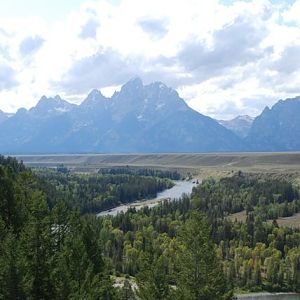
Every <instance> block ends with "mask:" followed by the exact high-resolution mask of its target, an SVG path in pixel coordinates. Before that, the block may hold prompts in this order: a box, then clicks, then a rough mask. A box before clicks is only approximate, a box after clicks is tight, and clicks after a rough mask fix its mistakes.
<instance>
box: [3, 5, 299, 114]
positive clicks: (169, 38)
mask: <svg viewBox="0 0 300 300" xmlns="http://www.w3.org/2000/svg"><path fill="white" fill-rule="evenodd" d="M299 16H300V0H295V1H293V0H286V1H283V0H282V1H280V0H272V1H271V0H243V1H234V0H209V1H207V0H93V1H85V0H64V1H62V0H26V1H23V0H10V1H0V109H1V110H3V111H5V112H15V111H17V110H18V109H19V108H21V107H25V108H27V109H28V108H30V107H32V106H34V105H36V103H37V102H38V101H39V99H40V98H41V96H43V95H46V96H54V95H56V94H59V95H60V96H61V97H62V98H63V99H66V100H68V101H70V102H73V103H80V102H81V101H82V100H83V99H84V98H85V97H86V95H87V94H88V93H89V91H90V90H92V89H94V88H97V89H99V90H101V91H102V93H103V94H105V95H106V96H110V95H111V94H112V93H113V92H114V91H115V90H118V89H119V88H120V86H121V85H122V84H124V83H126V82H127V81H128V80H130V79H131V78H133V77H136V76H138V77H140V78H141V79H142V80H143V82H144V84H149V83H151V82H153V81H161V82H164V83H165V84H167V85H168V86H170V87H172V88H174V89H176V90H177V91H178V93H179V95H180V97H182V98H183V99H184V100H185V101H186V102H187V103H188V104H189V105H190V106H191V107H192V108H193V109H195V110H197V111H199V112H201V113H203V114H206V115H209V116H211V117H214V118H217V119H230V118H233V117H235V116H237V115H244V114H248V115H250V116H256V115H258V114H259V113H260V112H261V111H262V110H263V108H264V107H265V106H267V105H268V106H272V105H273V104H274V103H275V102H277V101H278V100H279V99H285V98H290V97H295V96H297V95H300V17H299Z"/></svg>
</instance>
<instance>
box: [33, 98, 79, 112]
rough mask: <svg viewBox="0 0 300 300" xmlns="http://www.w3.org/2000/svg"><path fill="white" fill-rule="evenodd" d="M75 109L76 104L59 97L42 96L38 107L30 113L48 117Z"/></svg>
mask: <svg viewBox="0 0 300 300" xmlns="http://www.w3.org/2000/svg"><path fill="white" fill-rule="evenodd" d="M74 107H75V105H74V104H71V103H70V102H68V101H66V100H63V99H62V98H61V97H60V96H59V95H56V96H54V97H49V98H48V97H46V96H42V97H41V99H40V100H39V102H38V103H37V105H36V106H35V107H33V108H31V109H30V110H29V111H30V112H31V113H34V114H36V115H39V116H46V115H47V114H51V113H56V114H57V113H64V112H67V111H70V110H72V109H73V108H74Z"/></svg>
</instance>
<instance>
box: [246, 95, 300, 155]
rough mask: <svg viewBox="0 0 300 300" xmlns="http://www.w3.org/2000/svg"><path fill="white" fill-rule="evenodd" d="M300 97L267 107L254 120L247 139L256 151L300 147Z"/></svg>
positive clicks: (289, 149) (286, 149)
mask: <svg viewBox="0 0 300 300" xmlns="http://www.w3.org/2000/svg"><path fill="white" fill-rule="evenodd" d="M299 115H300V97H296V98H293V99H286V100H285V101H283V100H280V101H279V102H277V103H276V104H275V105H274V106H273V107H272V108H271V109H270V108H269V107H266V108H265V109H264V111H263V112H262V113H261V115H259V116H258V117H257V118H256V119H255V120H254V121H253V125H252V127H251V129H250V131H249V134H248V136H247V138H246V141H247V142H248V143H249V144H250V145H251V147H252V150H255V151H295V150H299V149H300V118H299Z"/></svg>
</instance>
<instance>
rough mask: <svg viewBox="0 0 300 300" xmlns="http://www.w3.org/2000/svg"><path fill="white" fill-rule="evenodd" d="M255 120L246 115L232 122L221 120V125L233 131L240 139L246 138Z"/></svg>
mask: <svg viewBox="0 0 300 300" xmlns="http://www.w3.org/2000/svg"><path fill="white" fill-rule="evenodd" d="M253 121H254V118H252V117H250V116H247V115H244V116H237V117H236V118H234V119H232V120H219V123H220V124H221V125H223V126H224V127H226V128H227V129H229V130H231V131H233V132H234V133H235V134H236V135H238V136H239V137H242V138H244V137H246V136H247V135H248V133H249V130H250V128H251V126H252V123H253Z"/></svg>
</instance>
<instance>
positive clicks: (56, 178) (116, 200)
mask: <svg viewBox="0 0 300 300" xmlns="http://www.w3.org/2000/svg"><path fill="white" fill-rule="evenodd" d="M36 173H37V175H38V177H39V179H40V188H41V189H42V190H44V191H45V193H47V194H48V195H49V196H50V197H48V203H49V205H50V207H52V206H54V205H55V203H57V202H59V200H63V201H64V203H65V204H66V205H67V206H68V207H69V208H70V209H72V208H79V209H80V211H81V212H82V213H98V212H100V211H103V210H107V209H111V208H113V207H115V206H118V205H120V204H123V203H130V202H133V201H136V200H141V199H146V198H153V197H156V195H157V193H158V192H160V191H163V190H164V189H167V188H170V187H172V186H173V182H172V181H171V180H169V179H166V178H158V177H150V176H147V177H146V176H139V175H128V174H121V175H110V174H105V175H100V174H70V173H62V172H55V171H49V170H43V169H41V170H38V171H37V172H36ZM53 187H54V189H53Z"/></svg>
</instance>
